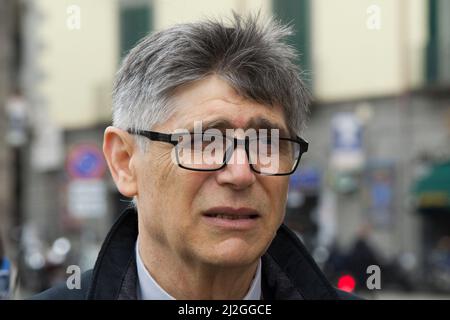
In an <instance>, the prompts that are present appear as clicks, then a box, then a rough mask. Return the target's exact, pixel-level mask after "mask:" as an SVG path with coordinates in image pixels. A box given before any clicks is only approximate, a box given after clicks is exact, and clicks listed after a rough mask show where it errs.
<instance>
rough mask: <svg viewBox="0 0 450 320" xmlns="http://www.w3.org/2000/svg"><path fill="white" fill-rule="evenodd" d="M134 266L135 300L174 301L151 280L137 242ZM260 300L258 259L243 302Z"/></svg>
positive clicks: (259, 266) (259, 265)
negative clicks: (135, 269)
mask: <svg viewBox="0 0 450 320" xmlns="http://www.w3.org/2000/svg"><path fill="white" fill-rule="evenodd" d="M136 265H137V274H138V286H137V298H138V299H139V300H175V298H174V297H172V296H171V295H170V294H168V293H167V292H166V291H165V290H164V289H163V288H161V287H160V286H159V284H158V283H157V282H156V281H155V279H153V277H152V276H151V275H150V273H149V272H148V271H147V269H146V268H145V266H144V263H143V262H142V259H141V255H140V253H139V246H138V241H136ZM260 299H261V259H259V263H258V268H257V269H256V275H255V277H253V280H252V285H251V286H250V289H249V291H248V293H247V294H246V296H245V297H244V300H260Z"/></svg>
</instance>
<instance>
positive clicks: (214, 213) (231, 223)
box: [203, 207, 261, 230]
mask: <svg viewBox="0 0 450 320" xmlns="http://www.w3.org/2000/svg"><path fill="white" fill-rule="evenodd" d="M203 218H204V219H205V221H206V222H207V223H208V224H210V225H212V226H215V227H219V228H224V229H236V230H248V229H251V228H254V227H255V226H256V225H257V221H258V220H259V219H260V218H261V214H260V213H259V212H258V211H257V210H255V209H251V208H231V207H215V208H211V209H209V210H207V211H206V212H204V213H203Z"/></svg>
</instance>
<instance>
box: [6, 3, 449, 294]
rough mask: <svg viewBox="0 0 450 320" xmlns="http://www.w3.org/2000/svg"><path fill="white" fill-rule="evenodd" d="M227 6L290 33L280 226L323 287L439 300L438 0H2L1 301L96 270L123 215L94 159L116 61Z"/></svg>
mask: <svg viewBox="0 0 450 320" xmlns="http://www.w3.org/2000/svg"><path fill="white" fill-rule="evenodd" d="M231 10H235V11H236V12H238V13H242V14H245V13H255V12H256V11H258V10H260V11H261V15H263V16H272V15H273V16H276V17H277V18H279V19H281V20H282V21H284V22H286V23H291V24H292V25H293V26H294V28H295V30H296V34H295V35H294V36H292V37H291V38H290V39H289V41H290V43H291V44H292V45H294V46H296V47H297V48H298V49H299V50H300V52H301V58H300V62H299V63H300V64H301V66H302V68H303V69H304V70H305V72H306V74H305V76H306V80H307V83H308V86H309V87H310V90H311V92H312V94H313V97H314V102H313V104H312V106H311V113H310V120H309V125H308V128H307V129H306V131H305V133H304V136H305V138H306V139H307V140H308V141H309V142H310V150H309V151H308V153H307V154H306V155H305V156H304V158H303V159H302V163H301V165H300V168H299V170H298V171H297V173H296V174H295V175H293V176H292V177H291V183H290V191H289V198H288V207H287V215H286V223H287V224H288V225H289V226H290V227H291V228H292V229H294V230H295V232H296V233H297V234H298V236H299V237H300V238H301V239H302V240H303V242H304V243H305V244H306V246H307V247H308V248H309V249H310V251H311V252H312V253H313V256H314V258H315V260H316V261H317V263H318V264H319V265H320V266H321V268H322V269H323V270H324V272H325V273H326V275H327V276H328V278H329V279H330V280H331V281H332V282H333V284H334V285H335V286H338V287H340V288H342V289H344V290H347V291H354V292H356V293H358V294H360V295H362V296H364V297H367V298H374V299H403V298H405V299H415V298H419V299H420V298H423V299H427V298H437V299H441V298H443V299H448V298H450V139H449V138H450V2H449V1H445V0H428V1H426V0H396V1H393V0H371V1H368V0H367V1H366V0H339V1H327V0H315V1H312V0H284V1H283V0H281V1H275V0H223V1H220V2H219V1H207V0H191V1H181V0H153V1H152V0H128V1H120V0H96V1H89V0H70V1H66V0H59V1H52V0H17V1H14V0H0V239H1V241H0V299H1V298H2V297H3V298H10V299H19V298H26V297H29V296H30V295H32V294H33V293H35V292H38V291H40V290H43V289H46V288H48V287H49V286H51V285H53V284H55V283H56V282H58V281H61V280H62V281H65V279H67V277H68V274H66V268H67V266H68V265H73V264H75V265H78V266H80V268H81V270H82V271H85V270H87V269H89V268H92V266H93V264H94V262H95V259H96V255H97V253H98V251H99V248H100V246H101V243H102V240H103V238H104V237H105V235H106V233H107V231H108V230H109V228H110V226H111V225H112V223H113V222H114V220H115V219H116V218H117V217H118V215H119V214H120V212H121V211H122V210H123V209H124V208H125V207H126V206H128V204H129V202H128V199H124V198H123V197H122V196H120V194H119V193H118V192H117V190H116V188H115V186H114V184H113V182H112V179H111V177H110V175H109V173H108V172H107V170H106V167H105V162H104V159H103V156H102V153H101V145H102V138H103V130H104V128H105V127H106V126H107V125H109V124H110V118H111V111H110V110H111V89H112V83H113V80H114V74H115V72H116V70H117V68H118V66H119V63H120V61H121V58H122V57H123V56H124V55H125V54H126V53H127V52H128V51H129V49H130V48H132V47H133V45H134V44H135V43H136V42H137V41H138V40H139V39H140V38H141V37H143V36H144V35H146V34H147V33H148V32H151V31H152V30H159V29H162V28H165V27H167V26H169V25H171V24H174V23H178V22H186V21H195V20H198V19H201V18H202V17H210V16H212V17H222V16H228V17H229V16H230V15H231ZM370 265H376V266H379V268H380V272H381V284H380V285H379V286H378V287H381V288H380V289H376V288H375V289H373V290H370V289H368V287H367V279H368V278H369V276H370V275H371V273H370V272H369V273H368V272H367V271H368V270H367V267H368V266H370ZM372 283H373V282H372ZM375 285H376V282H375ZM376 286H377V285H376Z"/></svg>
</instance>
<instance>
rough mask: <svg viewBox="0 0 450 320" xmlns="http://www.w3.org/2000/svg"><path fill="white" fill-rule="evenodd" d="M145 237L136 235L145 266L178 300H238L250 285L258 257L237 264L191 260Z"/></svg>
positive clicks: (244, 294)
mask: <svg viewBox="0 0 450 320" xmlns="http://www.w3.org/2000/svg"><path fill="white" fill-rule="evenodd" d="M145 240H147V239H145ZM145 240H144V239H142V237H141V236H140V237H139V248H138V250H139V255H140V257H141V259H142V261H143V263H144V265H145V268H146V269H147V271H148V273H149V274H150V275H151V276H152V277H153V279H154V280H155V281H156V282H157V283H158V285H159V286H160V287H161V288H163V289H164V290H165V291H166V292H167V293H168V294H169V295H171V296H172V297H174V298H175V299H177V300H191V299H192V300H212V299H214V300H241V299H243V298H244V297H245V296H246V294H247V293H248V291H249V289H250V286H251V283H252V280H253V277H254V276H255V274H256V271H257V267H258V263H259V259H258V260H256V261H255V262H254V263H252V264H251V265H246V266H238V267H235V266H233V267H230V266H215V265H214V266H211V265H208V264H204V263H193V262H192V261H189V259H183V258H179V257H173V256H172V255H168V254H167V253H168V252H169V250H168V249H164V250H160V249H159V250H158V248H156V247H155V246H152V245H151V243H149V241H145ZM149 244H150V245H149ZM167 266H170V268H168V267H167Z"/></svg>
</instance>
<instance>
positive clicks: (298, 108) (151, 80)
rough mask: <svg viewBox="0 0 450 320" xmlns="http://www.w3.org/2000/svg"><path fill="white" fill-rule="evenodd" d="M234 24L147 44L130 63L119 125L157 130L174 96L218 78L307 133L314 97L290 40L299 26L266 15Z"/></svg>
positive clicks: (171, 34) (177, 28) (116, 107)
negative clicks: (279, 108)
mask: <svg viewBox="0 0 450 320" xmlns="http://www.w3.org/2000/svg"><path fill="white" fill-rule="evenodd" d="M229 22H230V23H229V25H227V24H226V23H224V21H222V20H213V19H208V20H206V21H202V22H197V23H183V24H177V25H174V26H172V27H170V28H168V29H165V30H162V31H158V32H154V33H152V34H149V35H148V36H146V37H145V38H143V39H142V40H141V41H140V42H139V43H138V44H137V45H136V46H135V47H134V48H133V49H132V50H131V51H130V52H129V54H128V55H127V56H126V57H125V59H124V60H123V62H122V65H121V67H120V69H119V71H118V73H117V78H116V82H115V85H114V91H113V125H114V126H116V127H118V128H121V129H124V130H126V129H129V128H131V129H144V130H148V129H151V128H152V126H154V125H155V124H157V123H161V122H164V121H165V120H167V119H168V118H169V117H170V116H171V115H172V114H173V112H174V111H175V110H173V107H171V104H170V103H171V98H172V97H173V95H174V91H175V90H176V89H177V88H178V87H180V86H182V85H185V84H187V83H191V82H194V81H197V80H201V79H203V78H205V77H207V76H209V75H212V74H215V75H218V76H220V77H221V78H222V79H224V80H225V81H226V82H227V83H228V84H229V85H230V86H231V87H233V88H234V89H235V90H236V91H237V92H238V93H239V95H241V96H242V97H244V98H247V99H250V100H253V101H255V102H257V103H261V104H264V105H269V106H273V105H281V106H282V107H283V109H284V112H285V117H286V121H287V125H288V127H289V129H290V130H291V131H292V132H293V133H294V134H298V135H300V133H301V131H302V130H303V128H304V125H305V120H306V117H307V113H308V105H309V98H310V96H309V93H308V90H307V88H306V86H305V84H304V83H303V80H302V79H301V76H302V72H301V70H300V68H299V67H298V64H297V59H298V53H297V52H296V50H295V49H294V48H293V47H292V46H290V45H288V44H287V43H286V42H285V40H286V38H287V37H288V36H289V35H291V34H292V33H293V30H292V27H291V26H288V25H283V24H281V23H280V22H278V21H275V20H274V19H273V18H270V19H268V20H267V21H266V22H265V23H261V21H260V18H259V14H258V15H254V16H252V15H249V16H247V17H241V16H239V15H238V14H236V13H233V18H231V19H229Z"/></svg>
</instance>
